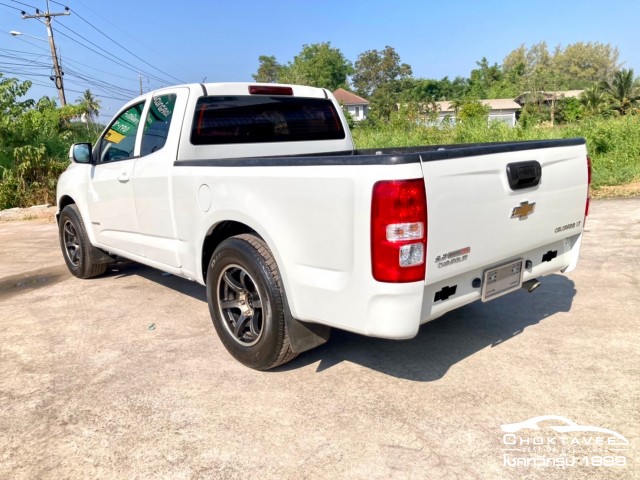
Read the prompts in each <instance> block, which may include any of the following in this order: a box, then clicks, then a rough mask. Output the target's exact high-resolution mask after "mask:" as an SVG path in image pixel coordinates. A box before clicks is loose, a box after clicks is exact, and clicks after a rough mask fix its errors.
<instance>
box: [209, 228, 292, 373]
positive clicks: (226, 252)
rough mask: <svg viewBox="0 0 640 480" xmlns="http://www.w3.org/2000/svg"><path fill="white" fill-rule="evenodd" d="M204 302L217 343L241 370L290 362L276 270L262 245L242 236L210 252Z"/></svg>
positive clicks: (283, 308) (250, 237) (283, 300)
mask: <svg viewBox="0 0 640 480" xmlns="http://www.w3.org/2000/svg"><path fill="white" fill-rule="evenodd" d="M207 300H208V303H209V312H210V313H211V319H212V321H213V325H214V327H215V329H216V331H217V332H218V336H219V337H220V340H221V341H222V343H223V345H224V346H225V348H226V349H227V350H228V351H229V353H230V354H231V355H232V356H233V357H234V358H235V359H236V360H238V361H239V362H240V363H242V364H243V365H245V366H247V367H250V368H254V369H256V370H268V369H270V368H274V367H277V366H278V365H282V364H284V363H286V362H288V361H290V360H293V359H294V358H295V357H296V355H297V354H296V353H295V352H294V351H293V350H292V349H291V344H290V342H289V335H288V333H287V325H286V321H285V296H284V289H283V288H282V281H281V279H280V273H279V271H278V266H277V265H276V262H275V260H274V258H273V256H272V254H271V251H270V250H269V248H268V247H267V245H266V244H265V243H264V241H263V240H262V239H260V238H258V237H256V236H254V235H248V234H243V235H238V236H235V237H231V238H228V239H227V240H225V241H223V242H222V243H221V244H220V245H219V246H218V248H216V250H215V252H214V253H213V256H212V257H211V261H210V262H209V267H208V269H207Z"/></svg>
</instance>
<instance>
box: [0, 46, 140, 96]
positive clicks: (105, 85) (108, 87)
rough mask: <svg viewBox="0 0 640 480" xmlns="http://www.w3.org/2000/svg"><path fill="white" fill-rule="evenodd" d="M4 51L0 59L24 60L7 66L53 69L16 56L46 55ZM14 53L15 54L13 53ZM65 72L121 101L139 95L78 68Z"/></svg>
mask: <svg viewBox="0 0 640 480" xmlns="http://www.w3.org/2000/svg"><path fill="white" fill-rule="evenodd" d="M2 51H4V52H5V53H4V54H2V53H0V58H9V59H12V60H22V61H23V62H22V63H19V64H14V63H8V62H5V64H6V65H14V66H15V65H20V66H24V67H26V68H51V63H49V62H39V61H37V60H35V59H30V58H25V57H21V56H19V55H15V54H14V53H16V52H17V53H23V54H26V55H31V56H37V57H44V56H45V55H41V54H37V53H29V52H22V51H19V50H18V51H15V50H8V49H2V48H0V52H2ZM12 52H13V53H12ZM24 62H27V63H24ZM66 63H69V61H67V62H66ZM63 70H64V71H65V73H67V74H70V75H73V76H75V77H78V78H80V79H82V80H84V81H85V82H86V83H88V84H90V85H92V86H95V87H98V88H101V89H102V90H104V91H108V92H111V93H113V94H114V95H119V96H120V99H122V96H126V97H127V98H130V97H131V96H132V95H133V96H135V95H137V91H136V90H133V89H131V88H125V87H121V86H118V85H114V84H111V83H109V82H105V81H104V80H100V79H97V78H95V77H93V76H92V75H91V74H89V73H87V72H83V71H82V70H80V69H76V68H71V67H69V66H66V67H64V68H63ZM127 98H124V99H123V100H126V99H127Z"/></svg>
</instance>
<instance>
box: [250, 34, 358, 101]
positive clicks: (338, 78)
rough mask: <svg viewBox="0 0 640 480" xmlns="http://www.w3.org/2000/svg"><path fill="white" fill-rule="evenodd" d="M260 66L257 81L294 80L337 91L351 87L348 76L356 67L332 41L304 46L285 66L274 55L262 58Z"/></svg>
mask: <svg viewBox="0 0 640 480" xmlns="http://www.w3.org/2000/svg"><path fill="white" fill-rule="evenodd" d="M258 61H259V62H260V66H259V67H258V71H257V72H256V73H255V74H254V75H252V76H253V79H254V80H255V81H257V82H265V83H273V82H279V83H294V84H299V85H309V86H312V87H321V88H327V89H329V90H331V91H334V90H336V89H338V88H340V87H346V86H347V77H348V76H349V75H351V74H352V73H353V66H352V64H351V62H350V61H349V60H347V59H346V58H345V56H344V55H343V54H342V52H341V51H340V49H338V48H333V47H331V42H323V43H313V44H311V45H303V47H302V51H301V52H300V53H299V54H298V55H296V56H295V57H294V58H293V61H292V62H289V63H288V64H287V65H281V64H279V63H278V61H277V60H276V57H274V56H266V55H261V56H260V57H258Z"/></svg>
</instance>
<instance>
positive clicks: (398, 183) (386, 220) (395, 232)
mask: <svg viewBox="0 0 640 480" xmlns="http://www.w3.org/2000/svg"><path fill="white" fill-rule="evenodd" d="M426 255H427V196H426V193H425V190H424V180H423V179H421V178H420V179H414V180H392V181H384V182H378V183H376V184H375V185H374V186H373V197H372V200H371V264H372V271H373V278H375V279H376V280H378V281H379V282H394V283H403V282H417V281H420V280H424V277H425V271H426V268H425V259H426Z"/></svg>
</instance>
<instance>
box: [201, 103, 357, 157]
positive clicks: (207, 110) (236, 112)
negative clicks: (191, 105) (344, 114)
mask: <svg viewBox="0 0 640 480" xmlns="http://www.w3.org/2000/svg"><path fill="white" fill-rule="evenodd" d="M192 125H193V126H192V130H191V143H192V144H193V145H222V144H242V143H269V142H301V141H314V140H342V139H344V138H345V131H344V128H343V126H342V122H341V121H340V116H339V115H338V112H336V109H335V107H334V105H333V103H332V102H331V101H330V100H327V99H319V98H307V97H284V96H267V95H264V96H262V95H261V96H246V95H238V96H207V97H201V98H200V99H198V103H197V105H196V109H195V114H194V119H193V124H192Z"/></svg>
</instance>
